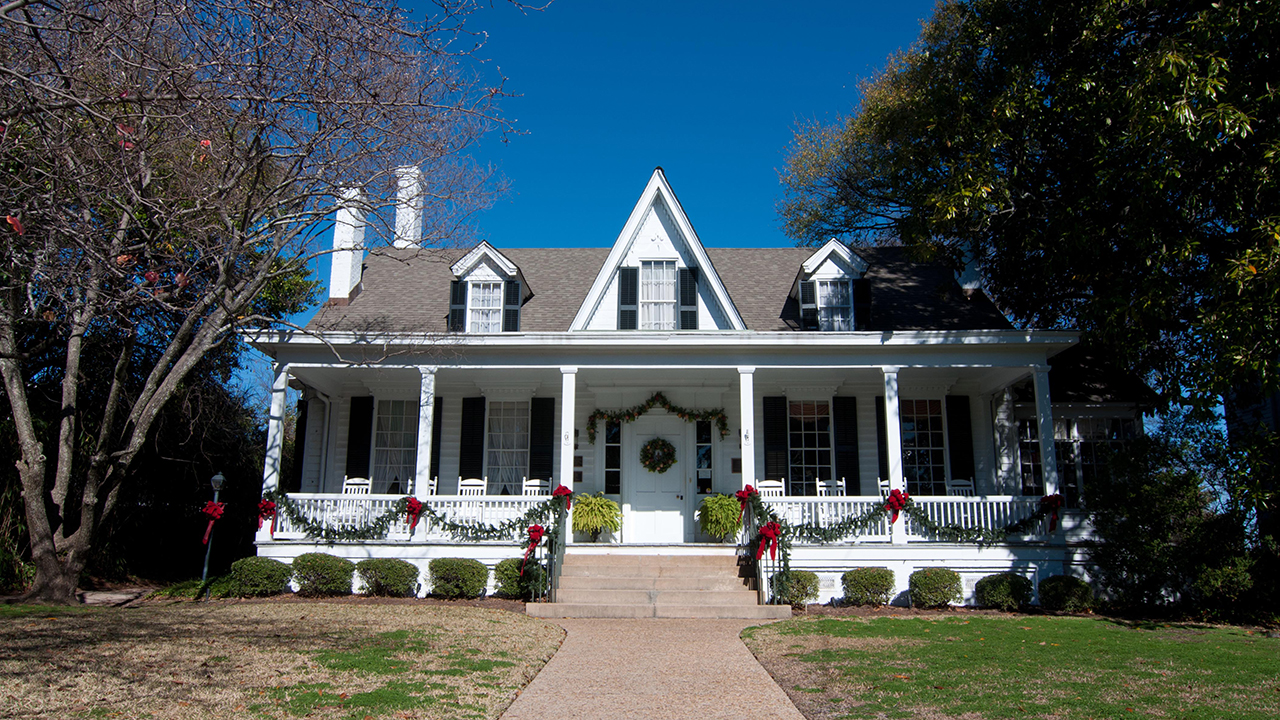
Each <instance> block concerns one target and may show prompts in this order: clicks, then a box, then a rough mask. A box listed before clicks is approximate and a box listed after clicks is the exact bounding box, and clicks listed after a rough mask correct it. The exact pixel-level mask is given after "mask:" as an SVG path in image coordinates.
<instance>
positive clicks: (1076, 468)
mask: <svg viewBox="0 0 1280 720" xmlns="http://www.w3.org/2000/svg"><path fill="white" fill-rule="evenodd" d="M1077 412H1079V411H1077ZM1015 417H1016V419H1017V423H1018V425H1017V427H1018V447H1017V468H1018V492H1019V493H1022V491H1023V489H1024V488H1026V487H1027V486H1028V483H1027V481H1026V480H1025V479H1024V477H1023V475H1024V468H1025V471H1028V472H1031V473H1032V477H1033V478H1034V477H1035V476H1036V475H1039V476H1040V477H1039V480H1038V481H1036V480H1034V479H1033V480H1032V482H1031V483H1030V486H1031V488H1032V489H1033V490H1034V489H1035V488H1037V487H1038V488H1039V490H1040V494H1041V495H1043V494H1044V476H1043V467H1044V463H1043V461H1042V459H1041V458H1040V457H1039V452H1040V446H1039V440H1038V438H1039V434H1038V432H1039V427H1038V425H1037V421H1036V417H1035V414H1034V410H1033V409H1026V410H1022V411H1020V412H1018V413H1017V414H1016V416H1015ZM1113 420H1119V421H1120V422H1121V423H1125V422H1128V423H1132V425H1133V434H1132V435H1131V436H1130V437H1129V438H1127V439H1121V440H1116V441H1112V440H1104V439H1096V438H1093V437H1084V436H1082V435H1081V433H1080V423H1082V422H1087V423H1090V424H1092V423H1099V422H1101V423H1110V422H1111V421H1113ZM1142 432H1143V426H1142V421H1141V420H1140V419H1139V418H1136V417H1134V416H1132V415H1129V414H1126V413H1123V412H1112V413H1106V412H1103V413H1097V414H1075V413H1071V411H1070V410H1069V409H1067V410H1066V411H1065V412H1064V409H1063V408H1054V413H1053V449H1054V455H1055V459H1056V460H1057V465H1058V482H1059V485H1060V486H1059V488H1058V492H1059V493H1061V494H1062V495H1063V496H1064V497H1065V498H1067V500H1068V506H1069V507H1082V506H1083V505H1084V491H1085V484H1086V482H1087V481H1086V478H1085V466H1086V465H1091V466H1094V467H1095V468H1096V467H1101V466H1102V463H1100V462H1097V460H1096V454H1095V456H1094V458H1090V459H1088V460H1086V458H1085V454H1084V447H1085V444H1086V443H1096V444H1098V445H1104V444H1113V445H1124V444H1125V443H1127V442H1130V441H1132V440H1133V439H1134V438H1137V437H1138V436H1140V435H1142ZM1024 434H1026V435H1027V436H1028V437H1026V438H1024V437H1023V435H1024ZM1024 443H1026V444H1030V445H1031V453H1030V454H1031V455H1032V457H1030V458H1027V459H1026V461H1025V462H1024V461H1023V460H1024V459H1023V445H1024ZM1095 453H1096V450H1095ZM1068 461H1069V462H1068ZM1068 468H1069V469H1068ZM1068 472H1070V473H1071V474H1072V475H1073V476H1074V477H1075V482H1076V487H1075V490H1074V495H1075V497H1070V495H1071V493H1068V492H1067V488H1066V479H1067V473H1068ZM1094 472H1096V470H1094ZM1028 495H1029V496H1031V497H1035V494H1034V493H1031V494H1028Z"/></svg>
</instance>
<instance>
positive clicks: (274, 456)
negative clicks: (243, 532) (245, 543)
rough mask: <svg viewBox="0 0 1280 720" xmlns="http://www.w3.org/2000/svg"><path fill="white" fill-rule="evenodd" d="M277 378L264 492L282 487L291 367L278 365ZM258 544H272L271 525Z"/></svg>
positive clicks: (265, 525)
mask: <svg viewBox="0 0 1280 720" xmlns="http://www.w3.org/2000/svg"><path fill="white" fill-rule="evenodd" d="M275 371H276V376H275V378H274V379H273V380H272V382H271V410H270V413H269V414H268V415H267V452H266V461H265V462H264V463H263V465H262V492H263V493H267V492H271V491H272V490H275V489H276V488H278V487H280V480H281V478H280V462H281V460H282V454H283V451H284V412H285V408H284V401H285V394H286V391H287V390H288V389H289V366H288V365H286V364H282V363H276V366H275ZM256 540H257V541H258V542H271V524H270V523H263V524H262V529H261V530H259V531H258V535H257V538H256Z"/></svg>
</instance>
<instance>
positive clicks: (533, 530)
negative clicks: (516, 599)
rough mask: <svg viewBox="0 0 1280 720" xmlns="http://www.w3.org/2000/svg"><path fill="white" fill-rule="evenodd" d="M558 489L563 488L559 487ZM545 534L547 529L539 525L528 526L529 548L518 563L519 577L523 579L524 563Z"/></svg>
mask: <svg viewBox="0 0 1280 720" xmlns="http://www.w3.org/2000/svg"><path fill="white" fill-rule="evenodd" d="M560 487H564V486H563V485H561V486H560ZM546 534H547V529H546V528H544V527H542V526H541V525H530V526H529V547H528V548H526V549H525V551H524V560H522V561H521V562H520V577H524V566H525V563H527V562H529V554H530V553H532V552H533V549H534V548H536V547H538V543H540V542H542V537H543V536H544V535H546Z"/></svg>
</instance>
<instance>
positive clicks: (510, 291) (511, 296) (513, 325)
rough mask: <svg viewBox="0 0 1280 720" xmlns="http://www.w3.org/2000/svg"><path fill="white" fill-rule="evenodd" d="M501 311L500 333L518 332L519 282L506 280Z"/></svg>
mask: <svg viewBox="0 0 1280 720" xmlns="http://www.w3.org/2000/svg"><path fill="white" fill-rule="evenodd" d="M504 295H505V298H504V299H503V302H502V304H503V306H504V308H503V310H502V332H520V281H519V280H508V281H507V282H506V292H505V293H504Z"/></svg>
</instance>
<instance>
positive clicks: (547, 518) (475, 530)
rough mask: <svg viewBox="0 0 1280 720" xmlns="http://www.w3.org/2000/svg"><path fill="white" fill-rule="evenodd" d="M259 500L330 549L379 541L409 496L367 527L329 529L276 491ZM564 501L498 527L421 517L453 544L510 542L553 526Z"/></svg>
mask: <svg viewBox="0 0 1280 720" xmlns="http://www.w3.org/2000/svg"><path fill="white" fill-rule="evenodd" d="M262 497H263V498H264V499H266V500H271V501H273V502H275V504H276V507H277V508H278V509H279V511H281V512H283V513H284V514H285V515H287V516H288V518H289V521H290V522H292V523H293V525H294V527H297V528H301V529H302V532H303V533H304V534H305V535H306V536H307V537H308V538H311V539H312V540H322V541H324V542H325V543H327V544H329V545H332V544H333V543H335V542H351V541H354V540H382V539H384V538H386V536H387V531H388V530H390V528H391V523H393V522H395V521H396V519H397V518H400V517H403V516H404V515H405V514H406V512H407V510H408V503H409V497H410V496H405V497H402V498H400V499H399V500H397V501H396V502H395V504H394V505H392V506H391V509H389V510H387V511H386V512H384V513H382V514H381V515H379V516H378V517H376V518H373V519H372V520H370V521H369V522H368V523H367V524H365V525H361V526H358V527H330V526H328V525H326V524H324V523H322V522H316V521H314V520H311V519H309V518H307V517H306V516H305V515H304V514H303V513H302V510H301V509H300V508H299V507H298V505H297V503H295V502H294V501H293V499H292V498H290V497H289V496H288V495H287V494H285V493H283V492H280V491H279V490H278V489H277V490H272V491H270V492H267V493H264V494H263V496H262ZM566 497H567V496H565V495H554V496H552V497H549V498H547V499H546V500H544V501H543V502H540V503H538V504H537V505H534V506H533V507H531V508H529V510H528V511H527V512H526V513H525V514H524V515H521V516H520V517H518V518H513V519H511V520H507V521H506V522H503V523H500V524H498V525H481V524H480V523H475V522H461V523H460V522H454V521H453V520H450V519H449V518H448V517H447V516H445V515H441V514H440V513H437V512H436V511H435V510H434V509H432V508H431V506H430V505H428V504H426V503H423V504H422V515H421V517H422V518H423V519H425V520H426V521H427V522H429V523H430V524H431V526H433V527H436V528H439V529H441V530H443V531H444V532H446V533H448V534H449V536H450V537H452V538H453V539H454V540H470V541H482V540H511V539H513V538H515V539H518V540H519V539H522V538H521V535H522V534H523V533H526V532H527V531H528V528H529V526H530V525H552V524H554V523H553V522H552V521H553V520H554V518H555V515H556V512H557V511H558V510H559V509H560V507H562V506H563V505H564V504H565V502H566V500H565V498H566Z"/></svg>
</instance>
